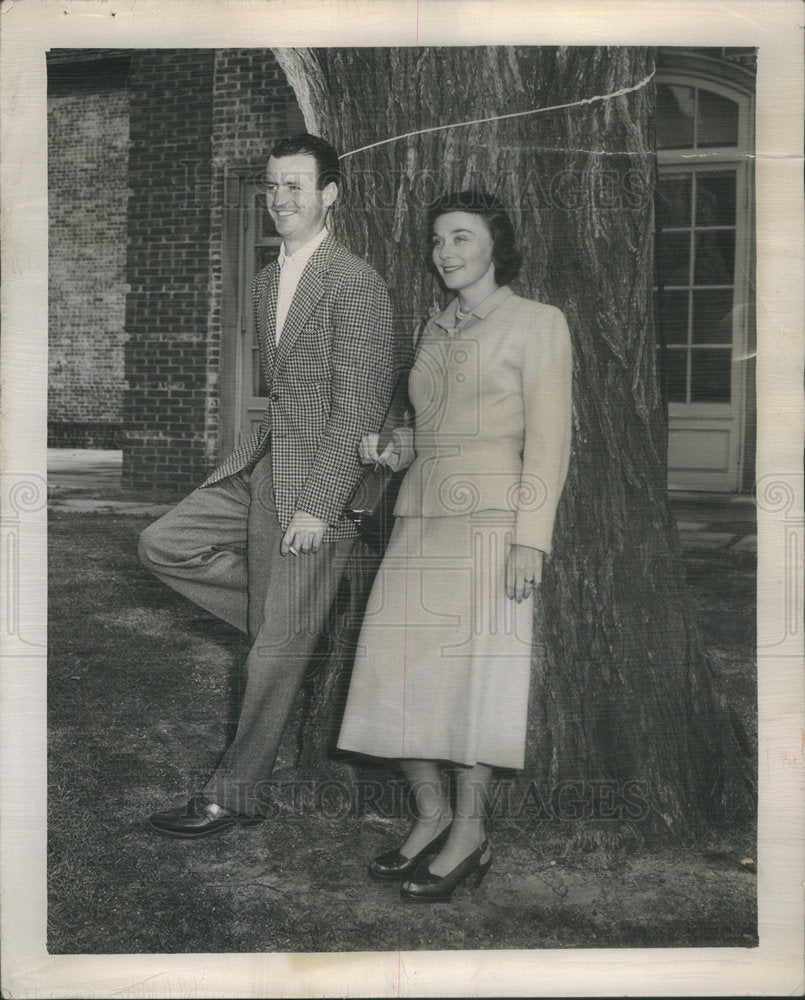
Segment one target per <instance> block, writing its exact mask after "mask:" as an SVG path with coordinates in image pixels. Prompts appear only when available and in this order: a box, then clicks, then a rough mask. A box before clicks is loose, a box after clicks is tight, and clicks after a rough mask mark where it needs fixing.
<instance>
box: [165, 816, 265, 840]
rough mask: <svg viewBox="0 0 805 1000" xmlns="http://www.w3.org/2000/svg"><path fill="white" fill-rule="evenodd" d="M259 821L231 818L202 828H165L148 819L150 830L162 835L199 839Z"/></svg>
mask: <svg viewBox="0 0 805 1000" xmlns="http://www.w3.org/2000/svg"><path fill="white" fill-rule="evenodd" d="M260 823H262V820H260V819H248V820H232V822H231V823H221V824H219V825H218V826H214V827H212V828H210V827H207V828H206V829H203V830H166V829H165V828H164V827H161V826H157V824H156V823H153V822H151V820H149V821H148V825H149V826H150V827H151V829H152V830H156V832H157V833H161V834H162V836H163V837H173V838H174V839H175V840H200V839H201V838H202V837H212V836H213V834H216V833H224V832H225V831H226V830H231V829H232V828H233V827H236V826H257V825H258V824H260Z"/></svg>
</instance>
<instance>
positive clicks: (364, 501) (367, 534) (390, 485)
mask: <svg viewBox="0 0 805 1000" xmlns="http://www.w3.org/2000/svg"><path fill="white" fill-rule="evenodd" d="M404 477H405V471H404V470H403V471H401V472H392V471H391V469H389V468H388V467H387V466H385V465H381V466H378V467H377V468H375V467H374V466H370V467H369V468H368V469H367V470H366V472H365V473H364V474H363V476H362V478H361V479H360V481H359V482H358V485H357V487H356V488H355V492H354V493H353V495H352V499H351V500H350V502H349V507H348V508H347V516H348V517H349V518H351V519H352V522H353V523H354V524H355V525H356V527H357V529H358V535H359V536H360V537H361V538H362V539H363V540H364V541H365V542H366V543H367V544H368V545H370V546H371V547H372V548H373V549H375V550H376V551H378V552H382V551H383V550H384V549H385V548H386V545H388V540H389V538H390V537H391V531H392V528H393V527H394V504H395V503H396V502H397V494H398V493H399V492H400V486H401V485H402V481H403V478H404Z"/></svg>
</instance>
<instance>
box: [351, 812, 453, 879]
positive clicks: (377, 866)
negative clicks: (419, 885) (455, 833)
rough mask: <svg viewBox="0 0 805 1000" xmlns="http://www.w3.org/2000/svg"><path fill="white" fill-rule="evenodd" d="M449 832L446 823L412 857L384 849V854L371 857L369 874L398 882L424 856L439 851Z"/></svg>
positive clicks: (412, 871)
mask: <svg viewBox="0 0 805 1000" xmlns="http://www.w3.org/2000/svg"><path fill="white" fill-rule="evenodd" d="M449 832H450V825H449V824H448V825H447V826H446V827H445V828H444V830H442V832H441V833H440V834H439V835H438V836H437V837H434V839H433V840H432V841H431V842H430V843H429V844H427V845H426V846H425V847H423V848H422V850H421V851H420V852H419V854H415V855H414V856H413V858H406V856H405V855H404V854H400V852H399V851H386V853H385V854H378V856H377V857H376V858H373V859H372V860H371V861H370V862H369V875H370V876H371V877H372V878H374V879H377V880H378V881H382V882H400V881H401V880H402V879H404V878H407V877H408V876H409V875H412V874H413V873H414V870H415V869H416V867H417V865H418V864H419V863H420V862H421V861H424V860H425V858H429V857H432V856H433V855H434V854H438V853H439V851H440V850H441V849H442V848H443V847H444V845H445V844H446V843H447V835H448V834H449Z"/></svg>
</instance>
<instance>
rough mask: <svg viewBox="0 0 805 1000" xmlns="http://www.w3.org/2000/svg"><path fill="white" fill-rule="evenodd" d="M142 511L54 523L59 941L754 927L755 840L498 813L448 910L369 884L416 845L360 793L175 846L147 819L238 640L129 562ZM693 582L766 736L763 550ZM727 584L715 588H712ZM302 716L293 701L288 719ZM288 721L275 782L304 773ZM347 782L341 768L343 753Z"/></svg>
mask: <svg viewBox="0 0 805 1000" xmlns="http://www.w3.org/2000/svg"><path fill="white" fill-rule="evenodd" d="M146 523H147V519H146V518H141V517H114V516H94V515H89V514H79V515H71V514H69V513H60V514H55V515H53V516H52V517H51V519H50V523H49V534H50V538H49V545H50V550H49V551H50V566H49V569H50V574H49V575H50V606H49V640H50V662H49V768H50V794H49V928H50V930H49V950H50V951H51V952H52V953H62V954H64V953H68V954H78V953H90V954H91V953H144V952H164V953H167V952H252V951H253V952H271V951H278V952H282V951H292V952H304V951H310V952H323V951H356V950H359V951H371V950H383V951H385V950H398V949H401V950H415V949H482V948H560V947H561V948H575V947H621V946H631V947H642V946H645V947H716V946H752V945H754V944H756V943H757V940H756V936H755V935H756V916H755V882H754V876H753V875H752V874H751V867H750V866H747V865H742V864H741V861H742V859H744V858H745V857H746V856H750V857H754V856H755V855H754V832H753V830H752V828H751V827H750V826H749V825H748V824H743V825H738V824H736V826H735V828H734V829H732V830H726V831H722V833H721V838H720V839H719V840H713V841H711V842H708V843H700V844H696V845H695V847H694V848H689V849H685V848H683V847H669V846H667V845H666V846H663V847H661V848H653V849H651V850H649V849H647V848H645V847H643V846H641V844H640V841H639V839H638V840H636V841H635V842H634V844H632V846H631V847H629V846H628V845H622V846H621V848H620V849H619V850H613V849H608V848H607V846H606V838H604V839H603V840H602V841H601V844H600V845H599V846H598V847H595V846H594V845H591V847H592V849H590V850H588V851H587V852H581V851H575V852H573V853H570V854H568V853H567V851H566V850H565V848H564V847H563V843H562V838H561V837H560V836H558V835H555V836H553V837H550V836H549V837H544V838H542V837H540V836H537V833H538V831H537V830H536V829H535V828H532V827H529V826H528V824H527V823H525V824H522V823H521V824H519V825H518V824H517V823H511V822H507V821H498V822H497V823H496V824H495V828H494V830H493V835H494V845H495V852H496V855H495V860H494V863H493V867H492V871H491V873H490V875H489V877H488V879H487V880H486V881H485V882H484V884H483V886H482V887H481V888H480V889H479V890H477V891H476V892H471V891H469V890H463V891H460V892H459V893H457V894H456V897H455V899H454V901H453V903H452V904H451V905H450V906H449V907H440V906H436V907H424V908H422V907H417V906H416V905H412V904H405V903H402V902H401V901H400V899H399V896H398V894H397V890H396V888H395V887H394V886H386V885H382V884H381V885H378V884H375V883H372V882H370V881H369V880H368V879H367V878H366V876H365V865H366V862H367V860H368V859H369V858H370V857H372V856H373V854H376V853H377V852H379V851H381V850H386V849H388V848H389V847H392V846H395V845H396V844H397V843H399V841H400V840H401V839H402V837H403V836H404V832H405V828H406V821H405V818H404V815H403V810H399V811H398V812H396V813H393V814H391V815H388V816H384V815H380V814H372V813H371V812H369V813H367V812H364V813H363V814H359V812H360V811H359V810H357V809H355V808H354V803H350V802H347V803H345V804H343V807H342V808H336V809H334V810H329V811H328V810H324V809H321V808H315V805H311V804H310V802H301V801H300V802H293V801H291V802H280V803H279V804H278V806H277V809H276V814H275V815H274V816H273V817H272V818H271V819H270V820H269V821H267V822H266V823H264V824H261V825H260V826H257V827H252V828H248V829H244V830H242V831H240V830H237V831H236V830H233V831H229V832H227V833H225V834H223V835H221V836H218V837H212V838H209V839H205V840H201V841H196V842H193V841H190V842H187V841H175V840H167V839H163V838H161V837H159V836H158V835H156V834H155V833H153V832H152V831H151V830H150V829H149V828H148V826H147V825H146V819H147V817H148V815H149V814H150V813H151V812H153V811H154V810H155V809H158V808H162V807H164V806H165V805H166V804H169V803H176V804H179V803H181V802H182V801H183V800H184V799H185V798H186V797H187V795H188V794H191V793H192V792H194V791H196V790H197V789H198V788H199V787H200V786H201V785H203V783H204V781H205V780H206V778H207V777H208V775H209V773H210V772H211V770H212V769H213V767H214V766H215V763H216V762H217V759H218V757H219V755H220V753H221V752H222V751H223V749H224V748H225V746H226V744H227V742H228V741H229V739H230V738H231V735H232V728H233V726H234V724H235V721H236V713H237V710H236V706H237V702H238V680H237V678H238V671H237V664H238V662H239V661H240V660H241V658H242V657H243V656H244V655H245V652H246V650H245V645H244V644H245V640H244V638H243V637H242V636H240V634H239V633H237V632H235V631H234V630H232V629H230V628H228V627H227V626H224V625H222V624H220V623H218V622H216V621H215V620H214V619H212V618H211V617H210V616H207V615H204V614H202V613H200V612H199V611H198V610H197V609H196V608H194V607H193V605H191V604H190V603H188V602H186V601H184V600H183V599H182V598H180V597H178V596H176V595H174V594H172V593H171V592H170V591H168V590H167V589H166V588H164V587H163V586H162V585H160V584H159V583H157V582H156V581H155V580H152V579H151V578H150V577H149V576H148V575H147V574H146V573H145V571H144V570H142V569H141V567H140V566H139V563H138V562H137V558H136V541H137V534H138V532H139V531H140V530H141V529H142V527H144V525H145V524H146ZM688 566H689V583H690V585H691V587H692V589H693V592H694V605H695V607H696V610H697V614H698V616H699V618H700V621H701V623H702V627H703V631H704V634H705V637H706V639H707V642H708V646H709V649H710V653H711V657H712V659H713V663H714V666H715V668H716V670H717V671H718V672H719V674H720V675H721V677H722V679H723V681H724V682H725V686H726V693H727V695H728V697H729V699H730V701H731V703H732V705H733V707H734V708H735V710H736V711H737V712H738V714H739V715H740V717H741V719H742V721H743V722H744V725H745V727H746V728H747V729H748V731H749V732H750V734H752V735H753V738H754V733H755V715H756V713H755V694H754V692H755V685H754V676H755V675H754V666H753V663H752V652H753V651H752V641H753V632H752V630H751V628H746V627H744V626H743V625H741V624H740V623H741V622H746V621H748V622H751V621H752V620H753V609H752V602H753V599H754V582H753V581H754V577H753V572H754V567H753V562H752V560H751V557H749V556H746V555H745V554H743V555H741V557H740V558H737V556H733V557H730V556H727V555H725V554H724V553H707V552H699V553H697V554H696V556H695V558H692V559H691V560H689V563H688ZM716 583H717V585H715V584H716ZM301 718H302V706H301V705H299V706H298V707H297V713H296V719H295V722H296V723H299V721H300V720H301ZM294 728H295V727H294V725H293V724H292V725H291V726H290V727H289V733H288V736H287V738H286V740H285V742H284V743H283V747H282V749H281V752H280V757H279V760H278V770H277V773H278V776H279V777H280V778H282V777H285V778H288V779H289V780H290V779H294V780H296V777H297V776H296V772H295V770H294V760H295V754H296V751H297V747H296V741H295V736H294ZM333 768H334V774H337V775H343V774H344V773H345V768H346V765H345V764H344V763H343V761H338V762H333Z"/></svg>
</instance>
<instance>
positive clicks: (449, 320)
mask: <svg viewBox="0 0 805 1000" xmlns="http://www.w3.org/2000/svg"><path fill="white" fill-rule="evenodd" d="M512 294H513V292H512V290H511V288H509V286H508V285H501V287H500V288H498V289H496V290H495V291H494V292H492V294H491V295H487V297H486V298H485V299H483V300H482V301H481V302H479V303H478V305H477V306H475V308H474V309H472V310H470V312H469V314H468V315H470V316H476V317H477V318H478V319H483V318H484V317H485V316H488V315H489V314H490V313H491V312H492V311H493V310H494V309H497V307H498V306H499V305H501V303H503V302H505V301H506V299H507V298H508V297H509V296H510V295H512ZM457 309H458V298H455V299H453V301H452V302H451V303H450V305H449V306H447V308H446V309H445V310H444V312H442V313H440V314H439V315H438V316H437V317H436V318H435V319H434V323H438V324H439V326H441V327H444V329H445V330H449V329H451V328H452V327H454V326H456V324H457V323H458V319H456V310H457Z"/></svg>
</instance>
